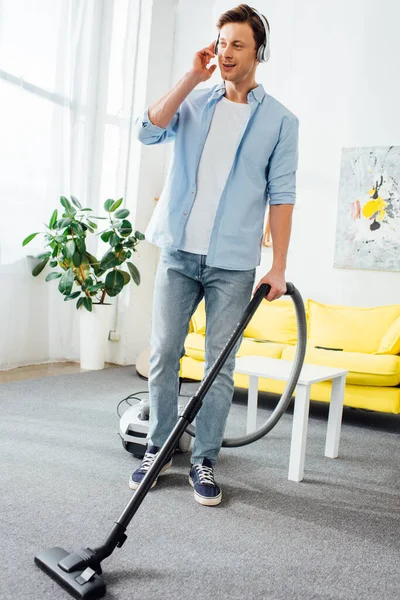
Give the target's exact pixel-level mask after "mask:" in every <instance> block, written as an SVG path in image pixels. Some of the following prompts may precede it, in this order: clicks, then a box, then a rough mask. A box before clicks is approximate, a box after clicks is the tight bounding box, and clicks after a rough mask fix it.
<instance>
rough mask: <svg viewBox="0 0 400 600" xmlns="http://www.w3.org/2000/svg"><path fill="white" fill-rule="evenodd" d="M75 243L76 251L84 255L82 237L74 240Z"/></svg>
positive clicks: (84, 246)
mask: <svg viewBox="0 0 400 600" xmlns="http://www.w3.org/2000/svg"><path fill="white" fill-rule="evenodd" d="M75 243H76V249H77V251H78V252H80V253H81V254H84V253H85V252H86V244H85V240H84V238H83V237H78V238H75Z"/></svg>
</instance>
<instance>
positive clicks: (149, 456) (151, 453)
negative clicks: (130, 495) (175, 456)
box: [129, 446, 172, 490]
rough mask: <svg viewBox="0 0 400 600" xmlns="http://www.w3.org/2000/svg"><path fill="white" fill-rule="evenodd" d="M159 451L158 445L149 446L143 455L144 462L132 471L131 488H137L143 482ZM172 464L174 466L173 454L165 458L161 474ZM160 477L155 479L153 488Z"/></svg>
mask: <svg viewBox="0 0 400 600" xmlns="http://www.w3.org/2000/svg"><path fill="white" fill-rule="evenodd" d="M159 451H160V448H158V447H157V446H148V447H147V449H146V454H145V455H144V457H143V461H142V464H141V465H140V467H139V468H137V469H136V471H134V472H133V473H132V475H131V478H130V480H129V487H130V488H131V490H136V489H137V488H138V487H139V485H140V484H141V483H142V480H143V478H144V476H145V475H146V474H147V472H148V470H149V469H150V467H151V466H152V465H153V463H154V461H155V460H156V457H157V454H158V452H159ZM171 466H172V456H169V457H168V458H167V459H166V460H165V463H164V466H163V468H162V469H161V471H160V473H159V476H160V475H161V473H164V471H166V470H167V469H169V468H170V467H171ZM159 476H158V477H159ZM158 477H157V479H155V480H154V482H153V485H152V486H151V487H152V488H153V487H154V486H155V485H156V484H157V480H158Z"/></svg>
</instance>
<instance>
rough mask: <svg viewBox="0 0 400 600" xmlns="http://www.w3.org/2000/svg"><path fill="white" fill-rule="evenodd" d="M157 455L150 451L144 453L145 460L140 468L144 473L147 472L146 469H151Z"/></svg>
mask: <svg viewBox="0 0 400 600" xmlns="http://www.w3.org/2000/svg"><path fill="white" fill-rule="evenodd" d="M156 456H157V455H156V454H151V453H150V452H146V454H145V455H144V458H143V462H142V464H141V465H140V470H141V471H142V472H143V473H146V471H148V470H149V469H150V467H151V465H152V464H153V462H154V461H155V459H156Z"/></svg>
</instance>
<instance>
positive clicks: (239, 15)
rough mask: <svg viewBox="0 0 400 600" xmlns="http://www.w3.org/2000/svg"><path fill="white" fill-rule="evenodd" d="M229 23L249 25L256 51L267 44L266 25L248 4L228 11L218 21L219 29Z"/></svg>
mask: <svg viewBox="0 0 400 600" xmlns="http://www.w3.org/2000/svg"><path fill="white" fill-rule="evenodd" d="M263 17H264V15H263ZM264 19H265V21H266V23H267V25H268V31H269V23H268V21H267V19H266V18H265V17H264ZM227 23H248V24H249V25H250V27H251V28H252V30H253V37H254V41H255V43H256V51H257V50H258V49H259V47H260V46H261V44H265V43H266V36H265V29H264V25H263V23H262V21H261V19H260V17H259V16H258V15H257V13H255V12H254V10H253V9H252V8H251V6H249V5H248V4H239V6H236V8H232V9H231V10H227V11H226V12H225V13H224V14H223V15H221V16H220V18H219V19H218V23H217V28H218V29H222V27H223V26H224V25H226V24H227Z"/></svg>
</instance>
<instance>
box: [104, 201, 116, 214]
mask: <svg viewBox="0 0 400 600" xmlns="http://www.w3.org/2000/svg"><path fill="white" fill-rule="evenodd" d="M114 204H115V202H114V200H111V199H109V200H106V201H105V202H104V210H106V211H107V212H111V208H112V207H113V206H114Z"/></svg>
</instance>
